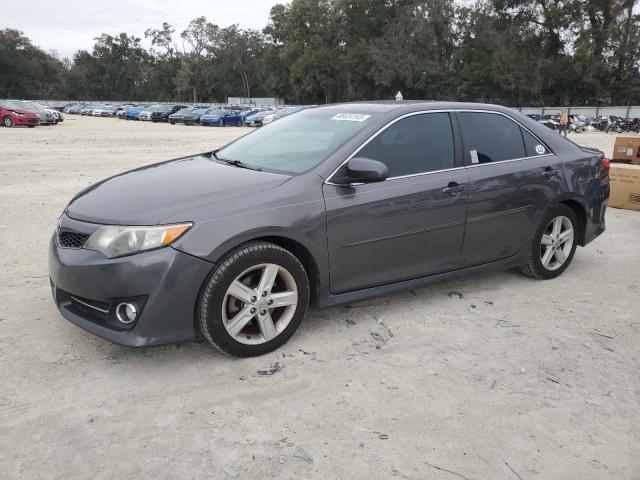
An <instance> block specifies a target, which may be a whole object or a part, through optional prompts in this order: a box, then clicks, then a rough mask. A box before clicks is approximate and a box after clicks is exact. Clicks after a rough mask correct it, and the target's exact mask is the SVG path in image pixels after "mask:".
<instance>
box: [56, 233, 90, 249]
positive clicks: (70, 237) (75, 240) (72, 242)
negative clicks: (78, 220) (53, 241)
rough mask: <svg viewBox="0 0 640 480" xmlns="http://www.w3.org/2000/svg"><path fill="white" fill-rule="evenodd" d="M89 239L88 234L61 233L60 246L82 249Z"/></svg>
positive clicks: (59, 237) (59, 235)
mask: <svg viewBox="0 0 640 480" xmlns="http://www.w3.org/2000/svg"><path fill="white" fill-rule="evenodd" d="M88 238H89V234H88V233H79V232H61V233H59V234H58V245H60V246H61V247H64V248H82V247H83V246H84V244H85V242H86V241H87V239H88Z"/></svg>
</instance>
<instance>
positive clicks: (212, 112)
mask: <svg viewBox="0 0 640 480" xmlns="http://www.w3.org/2000/svg"><path fill="white" fill-rule="evenodd" d="M207 115H224V110H220V109H219V108H211V109H209V110H207Z"/></svg>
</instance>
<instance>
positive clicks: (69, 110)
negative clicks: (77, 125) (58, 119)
mask: <svg viewBox="0 0 640 480" xmlns="http://www.w3.org/2000/svg"><path fill="white" fill-rule="evenodd" d="M85 107H86V105H83V104H81V103H76V104H75V105H71V106H69V107H67V108H66V112H65V113H70V114H72V115H77V114H79V113H80V110H82V109H83V108H85Z"/></svg>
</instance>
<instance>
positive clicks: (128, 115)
mask: <svg viewBox="0 0 640 480" xmlns="http://www.w3.org/2000/svg"><path fill="white" fill-rule="evenodd" d="M144 109H145V107H133V108H130V109H129V110H127V111H126V112H125V113H124V118H125V120H140V114H141V113H142V111H143V110H144Z"/></svg>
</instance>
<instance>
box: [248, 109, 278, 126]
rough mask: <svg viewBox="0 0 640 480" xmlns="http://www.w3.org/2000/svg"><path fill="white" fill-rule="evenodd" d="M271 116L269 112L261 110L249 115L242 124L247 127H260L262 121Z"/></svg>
mask: <svg viewBox="0 0 640 480" xmlns="http://www.w3.org/2000/svg"><path fill="white" fill-rule="evenodd" d="M269 114H271V110H262V111H259V112H255V113H251V114H249V115H247V116H246V117H245V119H244V124H245V125H246V126H248V127H261V126H262V119H263V118H264V117H266V116H267V115H269Z"/></svg>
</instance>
